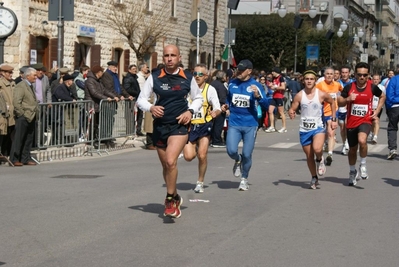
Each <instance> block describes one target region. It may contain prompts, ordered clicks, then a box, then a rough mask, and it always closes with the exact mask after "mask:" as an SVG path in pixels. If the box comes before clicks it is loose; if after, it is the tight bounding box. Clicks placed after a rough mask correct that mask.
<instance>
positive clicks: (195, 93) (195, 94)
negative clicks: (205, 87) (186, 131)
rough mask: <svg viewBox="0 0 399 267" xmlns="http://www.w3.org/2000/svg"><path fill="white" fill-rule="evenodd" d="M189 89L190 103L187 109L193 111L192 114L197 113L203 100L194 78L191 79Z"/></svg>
mask: <svg viewBox="0 0 399 267" xmlns="http://www.w3.org/2000/svg"><path fill="white" fill-rule="evenodd" d="M190 87H191V90H190V98H191V101H192V102H191V104H190V105H189V109H192V110H194V113H195V112H199V111H200V108H201V107H202V103H203V102H204V98H203V97H202V94H201V90H200V89H199V87H198V84H197V82H196V81H195V79H194V78H192V79H191V85H190Z"/></svg>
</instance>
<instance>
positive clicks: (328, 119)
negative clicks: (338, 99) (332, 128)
mask: <svg viewBox="0 0 399 267" xmlns="http://www.w3.org/2000/svg"><path fill="white" fill-rule="evenodd" d="M336 114H337V115H338V112H337V113H336ZM335 117H337V116H335ZM331 118H332V115H330V116H324V115H323V124H324V126H327V121H330V120H331Z"/></svg>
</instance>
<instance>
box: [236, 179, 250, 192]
mask: <svg viewBox="0 0 399 267" xmlns="http://www.w3.org/2000/svg"><path fill="white" fill-rule="evenodd" d="M248 189H249V185H248V179H247V178H241V182H240V186H239V187H238V191H247V190H248Z"/></svg>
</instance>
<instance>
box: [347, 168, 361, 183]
mask: <svg viewBox="0 0 399 267" xmlns="http://www.w3.org/2000/svg"><path fill="white" fill-rule="evenodd" d="M358 175H359V173H358V172H357V170H354V171H350V172H349V186H354V185H356V184H357V181H356V179H357V177H358Z"/></svg>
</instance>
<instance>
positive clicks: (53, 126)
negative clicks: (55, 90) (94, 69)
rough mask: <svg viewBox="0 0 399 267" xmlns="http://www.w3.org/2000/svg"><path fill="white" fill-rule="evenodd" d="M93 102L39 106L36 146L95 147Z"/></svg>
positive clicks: (56, 103)
mask: <svg viewBox="0 0 399 267" xmlns="http://www.w3.org/2000/svg"><path fill="white" fill-rule="evenodd" d="M93 107H94V103H93V101H89V100H85V101H77V102H55V103H47V104H39V115H38V119H37V125H36V132H35V134H36V135H35V136H36V138H35V141H36V142H35V144H34V145H33V146H34V147H36V148H38V149H42V148H48V147H61V146H66V147H68V146H73V145H77V144H90V145H92V146H93V142H94V139H93V123H90V122H91V117H92V114H93V111H94V109H93Z"/></svg>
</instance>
